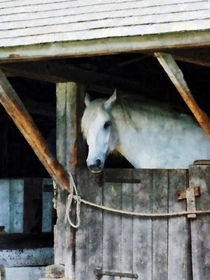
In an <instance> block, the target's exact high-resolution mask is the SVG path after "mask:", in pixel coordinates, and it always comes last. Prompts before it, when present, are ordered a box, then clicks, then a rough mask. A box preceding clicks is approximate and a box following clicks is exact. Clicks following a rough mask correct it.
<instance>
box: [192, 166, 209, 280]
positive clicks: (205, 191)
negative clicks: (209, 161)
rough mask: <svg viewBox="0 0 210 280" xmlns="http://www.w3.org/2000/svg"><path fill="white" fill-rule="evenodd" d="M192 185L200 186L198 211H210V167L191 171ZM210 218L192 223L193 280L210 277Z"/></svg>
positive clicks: (201, 218) (203, 217)
mask: <svg viewBox="0 0 210 280" xmlns="http://www.w3.org/2000/svg"><path fill="white" fill-rule="evenodd" d="M189 181H190V185H191V186H192V187H193V186H200V189H201V196H200V197H199V198H196V209H197V210H206V209H209V201H210V166H209V165H200V166H199V165H196V166H191V167H190V169H189ZM209 233H210V216H209V215H202V216H200V217H198V218H197V219H195V220H192V221H191V239H192V266H193V279H194V280H198V279H202V280H207V279H209V277H210V250H209V244H210V235H209Z"/></svg>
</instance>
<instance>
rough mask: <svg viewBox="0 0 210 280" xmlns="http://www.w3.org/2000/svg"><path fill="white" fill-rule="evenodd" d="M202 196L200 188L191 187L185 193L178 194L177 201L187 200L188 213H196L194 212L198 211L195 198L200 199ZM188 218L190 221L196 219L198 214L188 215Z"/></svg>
mask: <svg viewBox="0 0 210 280" xmlns="http://www.w3.org/2000/svg"><path fill="white" fill-rule="evenodd" d="M200 195H201V193H200V187H189V188H187V189H186V190H184V191H180V192H179V193H178V194H177V199H178V200H183V199H186V202H187V211H189V212H194V211H196V207H195V197H199V196H200ZM187 217H188V218H190V219H195V218H196V214H188V215H187Z"/></svg>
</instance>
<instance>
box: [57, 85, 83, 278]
mask: <svg viewBox="0 0 210 280" xmlns="http://www.w3.org/2000/svg"><path fill="white" fill-rule="evenodd" d="M84 94H85V86H84V85H82V84H78V83H75V82H68V83H58V84H57V85H56V98H57V102H56V103H57V108H56V111H57V112H56V116H57V120H56V134H57V135H56V150H57V158H58V160H59V162H60V163H61V164H62V165H63V166H64V167H65V169H66V170H71V173H72V175H73V176H74V177H75V179H76V166H81V164H82V163H83V160H84V153H83V147H82V138H81V137H82V136H81V131H80V119H81V115H82V111H83V109H84V105H83V104H84V100H83V99H84ZM66 200H67V193H66V191H65V190H62V189H58V193H57V199H56V210H57V217H58V218H57V223H56V226H55V236H54V238H55V248H54V249H55V264H56V265H63V264H64V265H65V277H67V278H68V279H74V259H75V229H73V228H70V227H69V225H68V224H65V223H64V219H65V214H66V207H65V205H66ZM72 218H73V217H72Z"/></svg>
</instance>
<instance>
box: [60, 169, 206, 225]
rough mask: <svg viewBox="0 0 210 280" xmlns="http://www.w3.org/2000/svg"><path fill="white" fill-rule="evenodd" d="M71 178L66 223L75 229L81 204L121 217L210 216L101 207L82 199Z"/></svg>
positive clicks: (197, 211) (181, 212) (185, 212)
mask: <svg viewBox="0 0 210 280" xmlns="http://www.w3.org/2000/svg"><path fill="white" fill-rule="evenodd" d="M69 178H70V186H72V187H71V188H70V193H69V195H68V200H67V205H66V215H65V221H66V222H67V221H68V223H69V224H70V226H72V227H73V228H79V226H80V223H81V220H80V209H81V203H83V204H85V205H88V206H90V207H94V208H98V209H101V210H104V211H109V212H112V213H116V214H121V215H129V216H135V217H142V218H168V217H179V216H185V215H189V214H197V215H201V214H210V210H196V211H180V212H171V213H142V212H132V211H126V210H120V209H115V208H111V207H107V206H104V205H99V204H96V203H93V202H90V201H88V200H85V199H82V198H81V197H80V196H79V195H78V191H77V187H76V184H75V182H74V179H73V176H72V174H71V173H69ZM73 201H74V202H75V207H76V210H75V211H76V222H75V223H73V222H72V220H71V217H70V215H71V210H72V202H73Z"/></svg>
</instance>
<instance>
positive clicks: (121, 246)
mask: <svg viewBox="0 0 210 280" xmlns="http://www.w3.org/2000/svg"><path fill="white" fill-rule="evenodd" d="M42 2H43V1H42ZM99 2H100V1H96V3H94V4H93V2H92V1H89V0H86V2H85V3H84V1H71V3H70V2H69V1H63V2H62V3H61V4H60V5H61V6H60V7H58V5H57V4H56V3H54V1H51V0H48V1H46V3H45V5H42V4H43V3H41V2H40V1H39V0H36V1H35V2H34V4H33V5H28V3H27V1H24V3H21V1H19V0H15V5H16V6H14V7H13V6H11V3H12V2H10V1H4V2H1V4H4V8H3V10H4V12H3V13H2V15H1V14H0V22H1V20H2V22H1V24H2V25H1V28H2V29H1V31H0V69H1V70H0V103H1V104H2V105H3V107H4V108H5V110H6V112H7V113H8V114H9V115H10V117H11V118H12V120H13V121H14V123H15V124H16V126H17V127H18V129H19V130H20V131H21V133H22V134H23V136H24V137H25V139H26V141H27V142H28V143H29V144H30V146H31V147H32V149H33V150H34V152H35V153H36V155H37V157H38V158H39V160H40V161H41V162H42V164H43V165H44V167H45V169H46V170H47V172H48V173H49V175H50V176H51V177H52V179H53V180H54V182H55V183H56V185H57V186H56V193H55V201H54V202H55V208H56V211H57V221H56V225H55V227H54V264H52V265H51V266H48V267H47V268H46V274H45V275H42V277H43V278H42V279H45V280H49V279H56V278H60V279H63V280H64V279H65V280H73V279H74V280H83V279H87V280H89V279H107V280H108V279H115V278H116V279H119V278H120V279H123V280H126V279H132V278H133V279H143V280H150V279H161V280H167V279H170V280H176V279H177V280H180V279H186V280H191V279H193V280H200V279H202V280H207V279H209V275H210V255H209V242H210V240H209V233H210V218H209V215H197V216H196V217H195V214H193V215H194V217H192V214H191V217H190V219H189V217H187V215H184V216H180V217H172V218H166V217H164V218H150V217H144V218H139V217H133V216H126V215H119V214H113V213H109V212H106V211H102V210H96V209H95V208H91V207H89V206H84V205H82V208H81V226H80V227H79V229H74V228H71V227H70V226H69V224H68V223H66V222H65V215H66V203H67V197H68V192H69V190H70V188H71V187H72V186H71V185H69V172H71V173H72V174H73V176H74V178H75V181H76V184H77V187H78V191H79V195H81V197H82V198H84V199H87V200H89V201H91V202H96V203H98V204H103V205H105V206H109V207H113V208H117V209H123V210H127V211H134V212H143V213H160V212H161V213H168V212H177V211H178V212H179V211H185V210H186V209H187V210H189V211H194V210H195V209H196V210H209V200H210V165H209V161H208V159H206V161H202V159H198V160H201V161H198V162H197V163H196V164H194V165H193V163H192V166H190V167H189V169H188V170H145V169H141V170H134V169H130V168H124V169H119V168H113V169H111V168H106V169H105V172H104V173H103V174H102V175H101V176H94V175H92V174H90V173H89V172H88V171H87V169H86V168H85V155H86V146H85V144H84V142H83V139H82V135H81V129H80V121H81V116H82V113H83V110H84V96H85V92H86V90H87V89H88V90H89V91H91V92H92V93H93V95H94V97H98V96H101V95H100V93H101V94H102V96H109V95H110V94H111V92H112V91H113V89H114V88H117V89H119V92H120V93H119V94H122V95H123V93H124V92H129V97H130V98H133V97H134V96H137V95H138V94H139V93H141V92H143V93H142V95H144V96H146V97H148V96H149V97H150V98H151V96H152V97H153V98H156V97H157V96H156V92H155V93H154V94H153V95H152V94H151V92H153V91H154V90H155V89H156V88H158V87H159V85H156V86H154V87H152V82H151V81H153V76H154V79H155V77H156V74H157V72H160V75H159V76H158V77H160V76H163V75H164V74H165V73H166V74H167V75H168V77H167V78H170V80H171V81H172V83H173V85H174V86H175V87H176V89H177V90H178V92H179V93H180V95H181V97H182V98H183V100H184V101H185V103H186V105H187V106H188V107H189V109H190V110H191V112H192V114H193V115H194V116H195V118H196V119H197V121H198V123H199V124H200V126H201V127H202V128H203V130H204V132H205V134H206V135H207V137H208V138H210V120H209V112H208V111H207V110H208V100H205V98H203V100H204V101H203V103H202V105H200V103H199V102H197V99H199V94H196V95H195V96H194V92H193V93H191V89H190V86H189V85H188V83H187V82H186V80H185V79H184V76H183V71H182V70H181V68H180V67H179V66H178V65H177V63H176V62H175V59H176V60H178V61H182V62H184V63H186V64H187V63H191V64H187V65H188V68H187V69H189V65H192V66H194V67H198V69H199V71H201V68H202V67H204V66H205V67H209V66H210V48H209V47H210V25H209V14H208V3H207V1H205V0H203V1H197V0H186V1H185V2H184V3H182V4H180V3H179V1H177V0H173V1H167V0H166V1H158V3H157V1H152V0H150V1H149V2H150V3H149V4H148V3H147V4H145V3H144V2H145V1H128V0H127V1H124V2H123V3H121V4H120V5H122V6H121V9H120V10H122V11H120V10H119V6H118V5H114V4H113V3H111V1H109V0H105V1H104V3H103V5H101V4H100V3H99ZM201 4H202V5H203V6H202V7H203V8H201ZM180 5H181V6H180ZM43 7H44V10H42V9H43ZM24 9H25V10H24ZM32 9H34V10H32ZM84 10H85V11H86V12H87V11H88V15H89V16H88V17H86V12H85V13H84ZM96 10H97V11H98V13H95V11H96ZM110 10H112V11H113V13H111V15H110ZM70 11H72V13H73V15H72V14H70V15H69V14H68V13H69V12H70ZM134 11H135V13H136V14H135V15H133V12H134ZM151 11H153V12H154V13H153V17H148V14H150V12H151ZM55 12H56V13H57V12H59V13H60V15H61V16H60V19H59V20H62V22H60V21H59V22H58V18H56V15H55ZM122 12H123V14H121V13H122ZM160 13H163V14H164V15H161V16H160ZM17 14H18V15H19V14H20V17H22V16H23V18H19V20H18V19H17ZM174 14H176V15H177V16H178V18H177V20H174V19H175V18H176V17H175V15H174ZM96 15H97V16H98V17H99V18H98V19H97V18H95V17H96ZM122 15H123V17H122ZM31 16H32V17H33V20H31ZM39 16H40V17H41V18H39ZM54 17H55V19H54ZM8 18H10V19H11V20H10V22H9V21H8ZM78 18H79V21H78ZM20 19H21V20H20ZM26 19H28V20H26ZM29 19H30V20H31V21H29ZM134 19H135V22H136V24H133V21H132V20H134ZM54 20H55V23H54V24H53V22H54ZM56 20H57V21H56ZM65 20H66V22H65ZM63 21H64V22H63ZM80 21H81V22H80ZM28 22H30V24H29V25H30V26H25V25H24V24H26V23H27V24H28ZM99 22H100V25H99V26H98V23H99ZM26 27H27V28H26ZM41 27H42V28H41ZM64 31H65V32H64ZM81 38H82V39H81ZM145 57H146V58H149V59H150V63H151V65H152V66H151V67H149V68H150V70H149V71H151V72H149V71H148V73H149V75H148V76H149V78H147V79H144V76H142V78H139V75H140V74H141V73H142V72H144V69H145V68H146V66H148V65H146V63H145V60H144V59H145ZM113 61H114V63H116V64H117V63H118V64H117V67H116V68H114V67H113V64H114V63H113ZM154 61H155V63H156V64H155V65H156V66H155V67H157V68H155V70H153V69H152V68H153V66H154V65H153V64H152V63H154ZM158 61H159V62H160V65H161V66H160V65H159V63H158ZM133 63H134V64H135V63H137V64H138V65H137V66H135V67H136V68H135V67H134V66H133V67H131V68H133V70H132V73H131V74H132V75H133V77H134V78H133V79H132V77H131V75H130V76H129V70H127V68H126V69H125V70H124V71H123V70H122V69H123V67H124V66H125V65H133ZM144 63H145V64H144ZM139 65H140V66H139ZM184 66H185V64H184ZM138 67H139V68H138ZM158 67H159V68H158ZM112 68H113V69H114V70H112ZM131 68H129V69H131ZM162 68H163V69H162ZM136 69H140V70H139V71H136ZM196 69H197V68H196ZM205 69H207V68H205ZM163 70H164V71H163ZM141 71H142V72H141ZM161 71H162V72H161ZM118 72H119V74H118ZM135 72H137V73H135ZM189 72H190V71H189ZM184 74H185V73H184ZM18 76H19V77H25V78H29V79H35V80H42V81H45V82H46V81H47V82H50V83H54V84H56V92H55V94H56V152H57V159H55V157H54V156H53V154H52V153H51V151H50V150H49V148H48V146H47V144H46V141H45V140H44V137H43V136H42V134H41V132H40V131H39V129H38V128H37V126H36V125H35V123H34V121H33V119H32V117H31V116H30V114H29V112H28V110H27V109H26V108H25V106H24V104H23V103H24V102H22V101H21V100H20V98H19V96H18V93H17V92H16V91H15V89H14V88H13V87H12V84H11V82H10V81H9V79H10V78H11V77H18ZM200 76H202V75H200ZM200 76H199V75H197V77H196V78H197V79H200V80H199V81H200V83H202V82H203V81H204V80H205V79H204V78H203V80H202V79H201V77H200ZM207 76H208V73H207ZM145 80H146V81H145ZM168 80H169V79H168ZM168 80H167V81H166V82H168ZM207 81H208V80H207ZM204 82H206V80H205V81H204ZM163 83H164V82H163ZM207 88H208V87H207ZM171 89H172V87H171V88H170V89H169V90H168V91H169V100H170V101H171V103H172V102H173V100H174V99H173V98H172V95H173V92H172V91H173V90H174V89H172V90H171ZM157 92H158V91H157ZM171 93H172V94H171ZM40 94H42V92H41V93H40ZM43 94H44V93H43ZM150 94H151V95H150ZM200 94H201V93H200ZM157 95H158V97H159V98H160V99H161V96H159V92H158V94H157ZM175 96H176V92H175ZM178 96H179V95H178V93H177V98H179V97H178ZM206 96H207V94H206ZM205 101H206V102H205ZM203 104H204V105H206V106H207V109H206V108H205V106H203ZM187 106H186V107H187ZM203 107H204V108H205V109H203ZM205 111H206V112H205ZM188 113H189V112H188ZM198 145H199V143H198ZM194 187H199V188H200V196H198V194H199V193H197V195H196V193H193V192H194V191H193V190H194ZM186 189H187V190H188V191H186ZM197 190H198V189H197ZM189 192H191V197H190V198H189V196H188V193H189ZM183 193H184V194H183ZM194 194H195V196H194ZM179 198H182V200H180V199H179ZM185 198H186V199H185ZM190 205H191V206H190ZM195 207H196V208H195ZM72 218H73V219H74V218H75V213H74V212H73V213H72ZM0 234H1V233H0ZM4 238H6V237H5V236H4ZM22 238H23V236H21V237H20V239H22ZM6 239H7V238H6ZM20 239H18V240H19V241H20ZM19 241H17V242H19ZM7 242H8V240H7ZM0 265H1V263H0ZM14 269H15V268H14ZM0 271H1V267H0ZM1 275H2V274H0V276H1ZM5 277H6V280H10V278H9V277H7V275H6V276H5ZM0 278H1V277H0ZM22 280H27V279H22Z"/></svg>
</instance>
